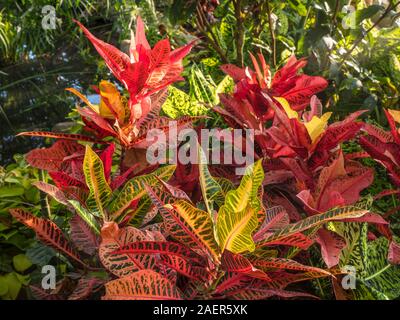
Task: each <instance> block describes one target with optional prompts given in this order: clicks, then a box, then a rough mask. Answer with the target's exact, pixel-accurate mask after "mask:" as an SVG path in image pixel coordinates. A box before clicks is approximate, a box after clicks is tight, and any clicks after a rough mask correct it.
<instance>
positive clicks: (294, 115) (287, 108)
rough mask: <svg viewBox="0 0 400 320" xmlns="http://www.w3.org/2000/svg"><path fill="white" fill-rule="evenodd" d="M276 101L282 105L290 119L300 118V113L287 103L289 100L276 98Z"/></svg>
mask: <svg viewBox="0 0 400 320" xmlns="http://www.w3.org/2000/svg"><path fill="white" fill-rule="evenodd" d="M274 99H275V100H277V101H278V102H279V103H280V105H281V106H282V108H283V110H285V112H286V114H287V116H288V117H289V119H298V118H299V115H298V113H297V112H296V111H294V110H293V109H292V108H291V107H290V105H289V102H287V100H286V99H285V98H282V97H274Z"/></svg>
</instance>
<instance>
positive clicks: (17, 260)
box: [13, 253, 32, 272]
mask: <svg viewBox="0 0 400 320" xmlns="http://www.w3.org/2000/svg"><path fill="white" fill-rule="evenodd" d="M13 264H14V268H15V270H17V271H18V272H24V271H25V270H27V269H29V268H30V267H31V266H32V262H31V261H30V260H29V258H28V257H27V256H26V255H24V254H22V253H21V254H18V255H16V256H14V257H13Z"/></svg>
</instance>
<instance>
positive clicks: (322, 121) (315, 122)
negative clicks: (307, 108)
mask: <svg viewBox="0 0 400 320" xmlns="http://www.w3.org/2000/svg"><path fill="white" fill-rule="evenodd" d="M331 115H332V112H327V113H324V114H323V115H322V116H321V118H318V117H317V116H313V117H312V119H311V121H309V122H307V123H305V124H304V125H305V127H306V129H307V132H308V134H309V135H310V138H311V141H312V143H314V142H315V141H316V140H317V139H318V137H319V136H320V135H321V134H322V133H323V132H324V131H325V128H326V125H327V123H328V120H329V118H330V117H331Z"/></svg>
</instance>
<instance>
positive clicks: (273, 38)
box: [265, 0, 276, 68]
mask: <svg viewBox="0 0 400 320" xmlns="http://www.w3.org/2000/svg"><path fill="white" fill-rule="evenodd" d="M265 4H266V6H267V13H268V26H269V33H270V36H271V42H272V48H271V50H272V64H273V66H274V68H276V38H275V31H274V25H273V21H272V12H271V8H270V6H269V0H267V1H266V2H265Z"/></svg>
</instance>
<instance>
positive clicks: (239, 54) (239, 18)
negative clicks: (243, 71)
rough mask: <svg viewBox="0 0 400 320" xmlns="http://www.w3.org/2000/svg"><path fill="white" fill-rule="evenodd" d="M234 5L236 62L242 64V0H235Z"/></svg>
mask: <svg viewBox="0 0 400 320" xmlns="http://www.w3.org/2000/svg"><path fill="white" fill-rule="evenodd" d="M233 4H234V6H235V17H236V22H237V28H236V52H237V56H236V62H237V64H238V65H240V66H243V44H244V41H243V40H244V29H243V18H242V1H241V0H236V1H234V2H233Z"/></svg>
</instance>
